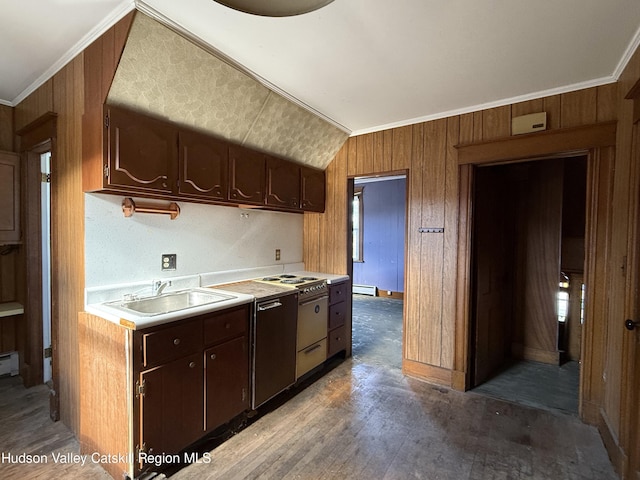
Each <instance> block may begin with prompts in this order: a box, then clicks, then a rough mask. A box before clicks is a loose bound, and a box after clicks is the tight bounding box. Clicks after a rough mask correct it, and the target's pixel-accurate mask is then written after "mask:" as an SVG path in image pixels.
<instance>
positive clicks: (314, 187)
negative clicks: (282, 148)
mask: <svg viewBox="0 0 640 480" xmlns="http://www.w3.org/2000/svg"><path fill="white" fill-rule="evenodd" d="M300 191H301V202H300V203H301V204H300V206H301V207H302V209H303V210H304V211H307V212H320V213H322V212H324V202H325V196H326V183H325V173H324V171H322V170H317V169H315V168H309V167H300Z"/></svg>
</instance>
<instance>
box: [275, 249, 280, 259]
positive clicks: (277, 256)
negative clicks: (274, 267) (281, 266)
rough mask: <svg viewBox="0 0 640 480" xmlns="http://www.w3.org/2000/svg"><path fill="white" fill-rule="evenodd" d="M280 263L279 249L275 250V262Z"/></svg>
mask: <svg viewBox="0 0 640 480" xmlns="http://www.w3.org/2000/svg"><path fill="white" fill-rule="evenodd" d="M278 261H280V249H279V248H276V262H278Z"/></svg>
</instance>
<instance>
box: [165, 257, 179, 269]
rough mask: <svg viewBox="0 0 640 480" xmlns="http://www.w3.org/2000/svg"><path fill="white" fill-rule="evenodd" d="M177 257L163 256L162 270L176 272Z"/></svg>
mask: <svg viewBox="0 0 640 480" xmlns="http://www.w3.org/2000/svg"><path fill="white" fill-rule="evenodd" d="M176 262H177V256H176V254H175V253H163V254H162V270H175V269H176Z"/></svg>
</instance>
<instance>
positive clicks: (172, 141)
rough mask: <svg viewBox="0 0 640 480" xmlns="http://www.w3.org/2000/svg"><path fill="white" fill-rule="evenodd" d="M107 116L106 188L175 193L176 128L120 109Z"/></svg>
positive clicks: (109, 112) (110, 108) (110, 111)
mask: <svg viewBox="0 0 640 480" xmlns="http://www.w3.org/2000/svg"><path fill="white" fill-rule="evenodd" d="M107 112H108V121H106V122H105V129H106V132H105V136H104V137H105V139H106V141H107V150H108V171H107V184H108V185H107V187H116V188H120V187H124V188H123V189H124V190H130V191H133V192H143V193H155V194H170V193H173V192H174V189H175V183H176V178H177V172H176V169H177V154H178V148H177V145H178V132H177V130H176V129H175V127H173V126H172V125H170V124H167V123H165V122H162V121H159V120H155V119H153V118H150V117H147V116H145V115H140V114H138V113H135V112H131V111H128V110H124V109H121V108H117V107H107Z"/></svg>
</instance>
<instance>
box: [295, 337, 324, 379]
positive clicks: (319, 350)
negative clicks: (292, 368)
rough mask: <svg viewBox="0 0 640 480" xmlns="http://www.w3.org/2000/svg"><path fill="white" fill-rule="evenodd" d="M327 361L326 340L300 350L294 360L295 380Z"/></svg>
mask: <svg viewBox="0 0 640 480" xmlns="http://www.w3.org/2000/svg"><path fill="white" fill-rule="evenodd" d="M326 359H327V339H326V338H323V339H322V340H320V341H319V342H317V343H314V344H313V345H311V346H309V347H307V348H305V349H304V350H300V351H299V352H298V357H297V360H296V379H298V378H300V377H301V376H302V375H304V374H305V373H307V372H308V371H310V370H311V369H313V368H315V367H317V366H318V365H320V364H321V363H322V362H324V361H325V360H326Z"/></svg>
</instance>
